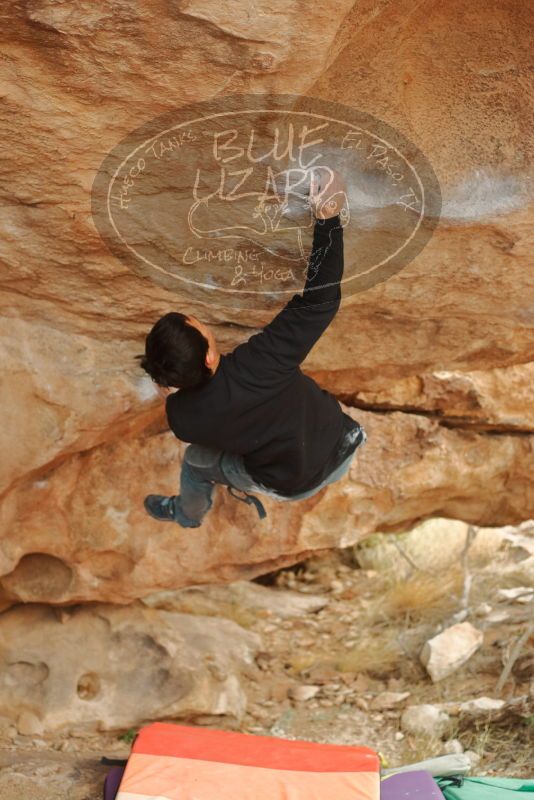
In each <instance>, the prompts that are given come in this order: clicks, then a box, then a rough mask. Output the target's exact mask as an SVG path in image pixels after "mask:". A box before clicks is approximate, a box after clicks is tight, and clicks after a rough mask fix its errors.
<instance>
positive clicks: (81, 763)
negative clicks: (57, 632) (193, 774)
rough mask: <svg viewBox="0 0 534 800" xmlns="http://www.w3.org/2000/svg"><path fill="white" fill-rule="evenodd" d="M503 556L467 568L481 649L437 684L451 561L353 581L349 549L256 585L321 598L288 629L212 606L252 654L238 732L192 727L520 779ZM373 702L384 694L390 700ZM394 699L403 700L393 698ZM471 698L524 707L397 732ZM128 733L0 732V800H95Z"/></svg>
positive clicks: (516, 683)
mask: <svg viewBox="0 0 534 800" xmlns="http://www.w3.org/2000/svg"><path fill="white" fill-rule="evenodd" d="M399 557H400V558H402V556H401V555H399ZM514 558H515V556H514V555H513V553H512V551H511V549H510V548H508V547H506V546H504V547H503V548H500V550H499V552H498V553H495V552H484V551H483V549H482V550H481V549H480V548H479V551H478V553H477V554H475V556H474V557H473V558H471V559H470V562H469V574H470V576H471V579H472V583H471V587H470V592H469V597H468V606H467V613H468V618H469V620H470V621H471V622H473V624H476V625H477V627H478V628H479V629H481V630H483V632H484V644H483V646H482V647H481V648H480V650H479V651H478V652H477V653H476V654H475V655H474V656H473V657H472V658H471V659H470V660H469V661H468V662H467V664H465V665H464V666H463V667H462V668H461V669H460V670H458V671H457V672H455V673H454V674H453V675H451V676H450V677H448V678H446V679H444V680H442V681H440V682H439V683H432V682H431V680H430V679H429V677H428V675H427V674H426V671H425V669H424V667H423V666H422V664H421V662H420V660H419V654H420V651H421V648H422V646H423V644H424V642H425V641H426V640H427V639H428V638H430V637H432V636H433V635H435V633H436V631H437V630H439V629H440V628H442V627H444V626H445V625H447V624H450V623H451V622H454V621H455V620H456V617H455V615H456V614H458V613H459V611H460V612H461V608H462V599H461V598H462V595H463V593H464V591H465V573H464V567H463V566H462V564H461V563H460V562H459V561H457V563H456V564H455V565H454V566H453V567H451V568H450V569H448V570H447V571H446V573H440V574H430V573H428V572H425V571H422V570H419V569H417V565H413V564H411V565H410V566H409V569H408V572H407V573H406V572H405V574H404V576H403V578H402V580H399V579H398V578H397V579H396V578H395V574H394V573H395V570H391V569H386V570H384V571H383V572H381V571H377V570H374V569H362V568H361V567H360V566H359V563H358V560H357V550H355V549H354V548H350V549H347V550H344V551H336V552H335V553H331V554H327V555H326V556H322V557H321V558H315V559H311V560H309V561H307V562H304V563H301V564H298V565H295V566H294V567H292V568H290V569H285V570H281V571H279V572H277V573H273V574H271V575H268V576H263V578H262V579H260V580H259V581H258V582H261V583H262V584H263V585H265V586H270V587H272V591H273V592H276V591H277V589H278V588H280V587H283V588H289V589H292V590H294V591H296V592H299V593H303V594H310V595H314V596H317V595H324V596H325V598H326V599H327V601H328V602H327V604H326V605H325V607H324V608H322V609H321V610H319V611H316V612H314V613H309V612H308V613H306V614H302V615H300V616H295V617H293V618H289V619H287V618H286V619H283V618H281V617H279V616H276V614H274V613H272V612H270V611H269V609H261V610H257V609H256V610H251V609H247V608H243V607H230V606H228V607H221V609H220V614H221V615H223V616H227V617H230V618H232V619H234V621H236V622H238V623H239V624H241V625H243V627H245V628H247V629H249V630H252V631H256V632H258V633H260V634H261V637H262V640H263V643H264V646H263V651H262V652H261V653H259V654H258V656H257V659H256V664H255V666H254V667H253V668H251V669H250V670H249V671H248V672H247V673H246V674H245V676H244V678H243V681H244V684H245V689H246V693H247V698H248V705H247V712H246V714H245V716H244V718H243V720H242V721H241V722H240V723H239V724H236V722H235V721H234V720H228V719H220V718H203V719H201V720H198V719H197V720H195V721H194V722H195V723H196V724H199V723H200V724H203V725H208V726H210V727H216V728H227V729H233V730H241V731H243V732H248V733H252V734H262V735H270V736H279V737H283V738H297V739H307V740H311V741H320V742H330V743H338V744H364V745H367V746H370V747H372V748H374V749H376V750H377V751H379V752H380V753H381V755H382V758H383V763H384V764H385V765H386V766H391V767H395V766H399V765H402V764H407V763H413V762H415V761H418V760H420V759H422V758H425V757H428V756H433V755H439V754H443V753H446V752H451V751H455V752H459V751H460V750H465V751H470V752H471V753H472V754H474V755H473V760H474V761H475V762H478V763H477V766H476V770H475V771H476V773H477V774H488V775H502V776H504V775H506V776H511V777H533V776H534V707H533V705H532V699H533V687H534V683H533V681H534V637H531V638H530V639H528V640H527V641H525V642H524V644H523V647H522V649H521V652H520V653H519V654H518V655H517V658H516V659H515V662H514V664H513V667H512V668H511V670H510V674H509V677H508V679H507V680H506V682H505V684H504V687H503V689H502V691H501V692H500V693H499V692H497V683H498V681H499V677H500V676H501V674H502V672H503V669H504V667H505V665H506V664H507V663H508V662H509V659H510V653H511V652H512V649H513V646H514V644H515V643H516V642H517V641H518V639H519V638H520V636H521V634H522V633H523V632H524V631H525V629H526V627H527V625H528V624H529V621H531V620H532V617H533V609H532V605H533V604H532V602H530V603H521V602H513V601H509V600H507V601H504V600H503V599H502V598H500V596H499V589H501V588H513V587H517V586H518V585H520V584H519V576H518V575H517V574H516V572H515V571H514ZM523 583H524V579H523ZM303 687H310V688H309V689H303ZM386 693H394V696H393V698H392V696H391V695H390V694H386ZM404 693H409V694H408V695H407V696H406V697H404V698H403V699H401V700H399V699H398V698H399V696H402V694H404ZM306 695H307V699H306ZM481 696H487V697H494V698H498V697H500V698H502V699H505V700H510V699H511V698H514V697H527V698H529V699H528V700H527V702H526V705H525V704H523V705H522V706H521V713H518V714H516V713H511V714H506V713H505V714H504V715H501V717H500V718H498V717H497V718H495V717H494V718H492V717H491V716H489V717H488V716H487V715H486V716H484V717H482V718H480V719H476V718H469V717H466V716H465V715H464V716H453V717H452V722H451V728H450V730H449V731H448V733H447V736H446V737H445V736H444V737H441V738H440V737H434V738H433V737H416V736H413V735H409V734H407V733H406V732H405V731H403V729H402V726H401V716H402V712H403V711H404V709H405V708H406V707H407V706H408V705H415V704H420V703H431V704H436V703H445V702H459V701H464V700H470V699H473V698H478V697H481ZM525 709H526V710H525ZM166 721H175V722H181V723H184V722H193V721H184V720H166ZM147 722H149V720H147ZM134 733H135V730H134V729H131V730H130V731H115V732H100V733H98V732H95V733H91V734H86V735H83V736H72V735H69V734H61V733H57V734H48V735H42V736H21V735H20V734H19V733H17V731H16V730H15V729H14V728H13V727H12V726H9V725H4V727H2V728H0V798H1V800H44V798H46V800H67V798H68V800H97V799H98V800H100V798H101V797H102V784H103V779H104V775H105V773H106V770H107V769H108V767H106V766H104V765H102V764H101V763H100V758H101V757H102V756H107V757H110V758H125V757H127V755H128V753H129V750H130V741H131V738H132V735H133V734H134Z"/></svg>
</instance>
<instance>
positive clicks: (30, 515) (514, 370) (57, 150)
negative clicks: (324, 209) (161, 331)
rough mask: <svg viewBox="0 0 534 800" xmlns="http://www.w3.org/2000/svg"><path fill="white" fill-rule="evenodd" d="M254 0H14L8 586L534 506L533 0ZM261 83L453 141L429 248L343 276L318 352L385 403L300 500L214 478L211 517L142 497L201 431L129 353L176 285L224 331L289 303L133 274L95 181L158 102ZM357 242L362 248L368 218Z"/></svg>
mask: <svg viewBox="0 0 534 800" xmlns="http://www.w3.org/2000/svg"><path fill="white" fill-rule="evenodd" d="M243 12H244V6H243V3H242V2H241V0H232V1H231V2H229V3H225V4H223V5H222V6H216V4H214V3H213V2H211V1H210V0H188V2H178V3H174V4H163V3H159V4H158V3H156V5H155V6H154V4H153V3H148V2H146V0H140V2H139V3H137V4H136V6H135V9H132V8H130V7H129V6H128V7H127V6H126V5H124V4H117V3H114V2H111V0H103V2H100V3H98V4H94V3H89V2H74V0H66V2H62V3H56V2H53V1H52V0H28V2H26V3H24V4H15V5H14V6H13V8H12V10H11V13H10V14H9V16H8V17H7V18H6V19H5V20H4V25H3V29H2V33H1V40H2V45H1V46H2V52H3V60H2V62H1V67H0V81H1V87H2V97H3V108H4V112H3V140H4V151H5V153H6V154H8V156H9V157H8V158H6V159H4V162H3V164H2V167H1V168H0V171H1V178H2V184H3V186H4V187H6V188H5V190H4V193H3V208H2V228H3V231H2V237H1V238H0V292H1V301H0V302H2V306H3V323H2V325H3V327H2V343H3V344H2V354H1V355H2V365H3V375H2V381H1V382H0V403H1V407H2V411H3V415H4V416H3V420H4V425H3V426H2V433H1V437H0V447H1V453H2V456H1V459H0V461H1V465H0V500H1V505H0V524H1V526H2V537H1V545H0V575H1V576H3V580H2V587H3V588H2V592H3V598H4V602H7V603H9V602H11V601H12V600H13V599H17V598H18V599H23V600H32V601H33V600H47V601H50V602H58V603H64V602H69V601H72V600H85V599H106V600H111V601H116V602H124V601H126V600H129V599H132V598H135V597H139V596H144V595H145V594H147V593H149V592H151V591H157V590H161V589H168V588H177V587H180V586H184V585H186V584H187V583H190V582H206V581H211V580H218V581H220V580H228V579H232V578H239V577H248V576H250V575H254V574H258V573H260V572H262V571H265V570H268V569H270V568H272V567H274V566H277V565H280V564H285V563H289V562H291V561H294V560H296V558H298V557H300V556H301V555H302V554H303V553H305V552H309V551H310V550H313V549H316V548H324V547H332V546H337V545H345V544H349V543H351V542H355V541H357V540H358V539H359V538H361V537H362V536H363V535H365V534H366V533H368V532H372V531H374V530H383V531H387V530H393V529H400V528H404V529H406V527H408V526H409V525H410V524H411V523H413V522H416V521H418V520H421V519H424V518H426V517H428V516H431V515H441V516H451V517H458V518H462V519H465V520H468V521H473V522H476V523H481V524H486V525H498V524H505V523H515V522H518V521H520V520H521V519H525V518H527V517H529V516H532V514H533V502H534V501H533V491H532V485H531V483H530V480H531V475H532V465H531V464H532V462H531V460H530V459H531V458H532V446H531V444H530V439H529V437H528V435H527V434H528V432H529V431H531V430H532V413H531V411H529V410H528V405H529V404H528V391H529V388H530V386H531V384H532V368H531V366H528V362H529V360H531V359H532V352H533V336H532V323H533V316H532V285H531V279H530V278H529V269H528V268H529V265H530V263H531V261H530V259H531V256H530V255H529V254H530V252H531V250H532V223H531V218H532V217H531V214H532V197H531V195H529V193H528V190H527V187H528V181H527V179H528V172H529V163H528V152H529V148H530V143H531V137H532V125H531V119H530V116H529V103H528V97H529V96H530V93H531V86H530V84H529V83H528V80H527V75H528V67H529V62H530V59H531V42H530V37H529V26H528V25H527V24H526V21H525V17H526V14H527V10H526V6H524V4H522V3H520V2H519V1H518V2H509V3H507V4H505V5H504V6H499V5H497V4H490V5H488V6H485V7H484V9H477V13H473V12H472V9H471V6H470V5H469V4H468V2H467V0H452V2H450V3H448V4H447V6H446V8H445V7H444V6H443V4H439V3H438V2H436V0H429V2H425V3H423V4H422V5H420V6H418V7H417V8H416V9H414V8H413V4H411V3H409V2H408V0H401V2H398V3H393V1H392V0H364V1H363V2H362V3H358V4H352V3H350V2H348V0H347V1H346V2H342V3H338V4H336V6H335V7H333V8H331V7H326V6H324V5H321V4H319V5H316V6H310V4H304V3H302V2H300V0H296V2H293V3H290V4H287V3H284V4H280V3H274V4H273V3H271V4H269V6H268V8H266V9H265V11H264V13H263V14H262V15H261V16H260V15H254V14H248V13H243ZM451 31H455V33H454V35H451ZM249 91H252V92H257V93H278V92H290V93H302V94H309V95H313V96H317V97H323V98H330V99H333V100H336V101H338V102H340V103H344V104H346V105H349V106H357V107H358V108H360V109H362V110H363V111H367V112H369V113H371V114H374V115H376V116H377V117H379V118H381V119H383V120H384V121H386V122H387V123H389V124H390V125H392V126H396V127H397V128H398V129H399V130H401V131H402V132H403V133H404V134H405V135H406V136H408V137H409V138H410V139H411V140H412V141H413V142H414V143H415V144H416V145H417V146H418V147H420V148H421V149H422V150H423V151H424V152H425V154H426V155H427V157H428V158H429V160H430V161H431V163H432V164H433V166H434V169H435V170H436V173H437V175H438V178H439V181H440V184H441V188H442V192H443V200H444V208H443V216H442V220H441V223H440V225H439V226H438V228H437V230H436V231H435V234H434V236H433V238H432V240H431V241H430V243H429V244H428V245H427V247H426V248H425V249H424V250H423V252H422V253H421V254H420V255H419V256H418V257H417V258H416V259H415V261H414V262H412V263H411V264H410V265H409V266H407V267H406V268H405V269H404V270H403V271H402V272H400V273H399V274H397V275H396V276H394V277H392V278H391V279H390V280H388V281H387V282H386V283H383V284H379V285H377V286H375V287H374V288H372V289H370V290H369V291H367V292H365V294H362V295H357V296H354V297H350V298H346V300H345V302H344V303H343V305H342V308H341V310H340V313H339V315H338V317H337V318H336V320H335V321H334V323H333V324H332V327H331V329H330V330H329V331H328V333H327V334H326V335H325V337H324V339H323V340H321V342H320V343H319V344H318V346H317V347H316V348H315V349H314V350H313V352H312V354H311V355H310V357H309V359H308V362H307V364H306V369H307V371H309V372H310V374H313V375H314V376H317V377H318V379H319V381H320V383H321V385H323V386H324V387H325V388H327V389H329V390H330V391H333V392H335V393H336V394H338V395H339V396H340V397H341V398H342V399H343V398H344V399H346V400H347V402H348V401H349V399H350V402H351V403H354V404H355V405H358V406H362V407H364V408H366V409H368V410H367V411H361V412H360V411H356V412H355V416H356V418H358V419H361V420H362V421H364V422H365V424H366V427H367V429H368V430H369V432H370V433H371V437H370V441H369V443H368V444H367V446H366V449H365V451H364V452H363V453H362V455H361V456H360V457H359V458H358V460H357V462H356V463H355V466H354V468H353V469H352V471H351V476H350V478H348V479H346V480H345V481H344V482H342V483H341V484H337V485H336V486H335V487H331V488H329V489H328V490H326V492H322V493H321V494H320V496H319V497H317V498H312V499H311V500H309V501H306V502H304V503H298V504H294V505H293V504H291V505H281V506H280V507H276V506H275V504H274V503H269V501H267V504H268V506H269V511H270V515H269V521H268V522H266V523H265V524H264V525H263V527H262V525H261V523H259V522H258V520H257V518H255V517H254V516H253V514H251V513H249V512H250V509H249V508H247V507H245V506H244V505H243V504H239V503H237V505H236V501H234V500H233V499H231V498H229V497H228V496H226V493H224V492H223V491H222V490H218V498H217V504H216V508H215V511H214V513H212V514H211V516H210V519H209V521H207V522H206V525H205V526H203V527H202V529H201V530H200V531H195V533H194V538H193V536H192V534H191V532H187V533H186V532H184V531H181V530H177V529H170V530H169V528H168V526H161V525H159V524H158V523H156V522H154V521H152V520H148V519H147V518H146V516H145V515H144V512H143V510H142V496H143V493H144V491H145V489H146V486H147V484H150V486H151V487H153V488H154V489H157V488H159V489H161V490H167V489H168V491H169V492H174V491H175V489H176V479H177V474H178V471H179V463H180V458H181V455H182V454H183V445H180V444H179V443H177V442H176V441H174V440H173V439H172V437H170V436H169V435H165V434H163V433H161V432H160V431H161V425H162V416H161V405H160V404H158V403H157V402H156V401H155V400H154V399H153V398H154V393H153V389H152V387H151V385H150V382H149V381H148V382H147V381H146V380H145V379H144V378H143V377H142V375H141V374H140V372H139V371H138V370H136V368H135V366H134V362H133V356H134V355H135V353H138V352H140V348H141V347H142V341H143V336H144V334H145V333H146V331H147V330H148V328H149V326H150V325H151V324H152V323H153V322H154V321H155V320H156V319H157V318H158V316H159V315H160V314H162V313H164V312H166V311H168V310H170V309H177V308H178V309H187V311H188V313H194V314H196V315H197V316H199V317H200V318H201V319H202V320H203V321H205V322H207V323H208V324H211V325H213V326H214V329H215V333H216V336H217V338H218V341H219V342H220V347H221V350H222V351H223V352H226V351H228V350H229V349H231V348H233V347H234V346H235V345H236V344H238V343H239V342H241V341H243V340H244V339H245V338H247V337H248V336H249V335H250V334H252V333H254V332H255V331H256V330H257V329H258V327H261V326H262V325H263V324H265V323H266V322H267V321H268V319H269V318H270V317H271V316H272V314H265V313H263V312H254V311H249V312H245V313H242V312H238V311H234V312H230V311H227V312H223V311H222V310H221V309H218V308H217V307H215V306H213V307H211V306H210V307H208V306H201V305H199V304H198V303H194V302H191V301H190V300H189V299H188V298H187V296H185V295H183V296H176V295H175V294H172V293H171V292H169V291H166V290H164V289H162V288H161V287H158V286H156V285H154V284H152V283H150V282H149V281H148V280H143V279H141V278H139V277H137V276H135V275H134V274H133V273H132V272H130V271H129V269H128V268H127V267H126V266H124V265H123V264H122V263H120V262H119V261H118V260H117V259H115V258H114V257H113V256H112V255H111V254H110V252H109V251H108V250H107V249H106V247H105V245H104V244H103V242H102V241H101V239H100V238H99V236H98V234H97V232H96V229H95V227H94V224H93V222H92V219H91V207H90V191H91V186H92V183H93V180H94V177H95V173H96V171H97V169H98V167H99V165H100V163H101V161H102V158H103V157H104V155H105V154H106V153H107V152H108V151H109V150H110V149H111V148H112V147H113V146H114V145H115V144H116V143H117V142H118V141H119V140H120V139H121V138H122V137H123V136H125V135H126V134H127V133H128V132H129V131H131V130H133V129H134V128H136V127H137V126H139V125H140V124H142V123H143V122H145V121H146V120H148V119H151V118H153V117H154V116H156V115H158V114H160V113H163V112H165V111H168V110H170V109H172V108H174V107H176V106H178V105H182V104H185V103H187V102H190V101H200V100H204V99H208V98H211V97H214V96H215V95H223V96H224V95H225V94H229V93H235V92H238V93H241V92H249ZM530 105H531V104H530ZM355 224H357V220H356V221H355ZM347 242H348V252H349V254H352V252H353V251H352V249H351V247H352V246H351V238H350V231H348V232H347ZM530 407H531V404H530ZM393 409H395V411H393V413H387V414H384V413H380V412H381V411H383V410H386V411H392V410H393ZM377 411H378V413H377ZM406 411H409V412H410V411H411V412H413V411H415V412H417V413H415V414H407V413H405V412H406ZM425 415H428V416H430V417H436V419H431V418H430V419H429V418H426V416H425ZM440 420H441V421H442V422H443V424H441V425H440V424H439V421H440ZM447 425H459V426H460V428H459V429H458V430H449V429H447ZM469 427H474V428H475V430H474V431H472V432H470V431H468V430H465V429H466V428H469ZM484 429H487V430H488V433H484V432H483V431H484ZM478 431H481V432H478ZM492 432H493V433H492ZM509 432H510V433H509ZM496 434H498V435H496ZM242 506H243V507H242Z"/></svg>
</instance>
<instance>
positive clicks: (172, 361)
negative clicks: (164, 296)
mask: <svg viewBox="0 0 534 800" xmlns="http://www.w3.org/2000/svg"><path fill="white" fill-rule="evenodd" d="M186 320H187V317H186V315H185V314H180V313H179V312H177V311H171V312H170V313H169V314H165V316H163V317H161V319H159V320H158V321H157V322H156V324H155V325H154V327H153V328H152V330H151V331H150V333H149V334H148V336H147V337H146V342H145V354H144V355H142V356H137V358H138V359H140V360H141V367H142V368H143V369H144V370H145V372H147V373H148V374H149V375H150V377H151V378H152V380H153V381H155V382H156V383H157V384H159V385H160V386H164V387H168V386H172V387H175V388H177V389H193V388H195V387H197V386H202V385H203V384H204V383H206V382H207V381H208V380H209V379H210V378H211V377H212V372H211V370H210V368H209V367H208V366H206V362H205V359H206V353H207V352H208V348H209V342H208V340H207V339H206V337H205V336H203V335H202V333H201V332H200V331H199V330H198V328H195V327H194V326H193V325H189V323H188V322H186Z"/></svg>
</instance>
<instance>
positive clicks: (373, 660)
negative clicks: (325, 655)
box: [332, 631, 402, 677]
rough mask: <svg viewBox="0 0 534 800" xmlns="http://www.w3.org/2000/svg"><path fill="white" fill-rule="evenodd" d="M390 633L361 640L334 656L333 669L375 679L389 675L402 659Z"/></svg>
mask: <svg viewBox="0 0 534 800" xmlns="http://www.w3.org/2000/svg"><path fill="white" fill-rule="evenodd" d="M392 633H393V632H390V631H385V632H382V633H377V634H376V635H375V636H373V637H370V636H368V637H365V638H362V639H361V640H360V641H359V642H358V643H357V644H356V645H354V647H351V648H350V649H349V650H346V651H345V652H343V653H340V654H339V655H336V656H334V658H333V659H332V663H333V665H334V667H335V668H336V669H337V670H339V671H340V672H354V673H360V672H365V673H367V674H368V675H373V676H376V677H385V676H387V675H391V673H392V672H394V671H395V670H396V669H397V667H398V664H399V660H400V659H401V657H402V653H401V651H400V648H399V646H398V645H397V644H396V642H395V641H394V640H393V636H392Z"/></svg>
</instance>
